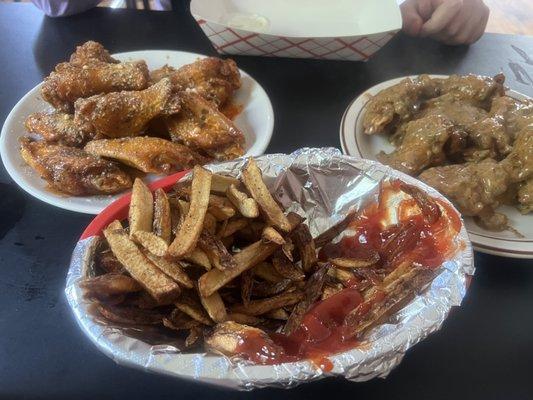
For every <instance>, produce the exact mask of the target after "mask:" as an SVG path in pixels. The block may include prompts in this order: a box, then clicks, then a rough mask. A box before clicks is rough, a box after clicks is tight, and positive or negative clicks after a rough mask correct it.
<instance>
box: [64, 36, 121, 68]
mask: <svg viewBox="0 0 533 400" xmlns="http://www.w3.org/2000/svg"><path fill="white" fill-rule="evenodd" d="M90 61H102V62H105V63H110V64H117V63H119V61H118V60H116V59H114V58H113V57H111V55H110V54H109V52H108V51H107V50H106V49H105V48H104V46H102V45H101V44H100V43H98V42H95V41H92V40H89V41H88V42H85V43H83V44H82V45H81V46H78V47H76V51H75V52H74V53H73V54H72V55H71V56H70V62H71V63H73V64H82V65H83V64H86V63H88V62H90Z"/></svg>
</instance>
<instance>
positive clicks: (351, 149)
mask: <svg viewBox="0 0 533 400" xmlns="http://www.w3.org/2000/svg"><path fill="white" fill-rule="evenodd" d="M418 76H419V75H408V76H402V77H398V78H393V79H389V80H387V81H384V82H381V83H378V84H376V85H374V86H372V87H370V88H368V89H366V90H365V91H364V92H363V93H361V94H360V95H358V96H356V97H355V98H353V99H352V100H351V101H350V103H349V104H348V106H347V107H346V110H345V111H344V113H343V115H342V118H341V122H340V125H339V139H340V144H341V149H342V152H343V153H344V154H347V155H350V156H354V157H359V158H365V156H364V155H363V152H362V151H361V149H360V147H359V144H358V142H357V135H356V134H355V130H356V126H357V122H358V121H357V120H358V118H359V116H360V115H361V114H362V111H363V110H364V108H365V106H366V103H367V102H368V99H369V96H370V95H371V93H376V92H377V91H380V90H382V89H384V88H386V87H389V86H392V85H394V84H396V83H398V82H399V81H401V80H402V79H405V78H416V77H418ZM429 76H430V77H432V78H447V77H449V76H450V75H436V74H429ZM505 94H506V95H508V96H511V97H514V98H517V99H527V98H531V97H529V96H527V95H525V94H523V93H520V92H517V91H515V90H511V89H507V90H506V92H505ZM370 159H371V160H376V159H375V158H373V157H371V158H370ZM529 217H530V218H531V219H532V222H533V216H531V215H530V216H529ZM463 218H464V219H465V220H467V219H469V217H463ZM467 231H468V235H469V237H470V241H471V242H472V246H473V248H474V250H476V251H479V252H481V253H486V254H491V255H496V256H503V257H511V258H523V259H532V258H533V238H529V237H528V238H526V240H523V239H515V240H514V239H509V238H501V237H497V236H494V235H486V234H480V233H476V232H472V231H471V230H468V229H467Z"/></svg>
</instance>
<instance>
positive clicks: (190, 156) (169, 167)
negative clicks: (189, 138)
mask: <svg viewBox="0 0 533 400" xmlns="http://www.w3.org/2000/svg"><path fill="white" fill-rule="evenodd" d="M85 151H86V152H87V153H89V154H92V155H94V156H100V157H105V158H112V159H114V160H117V161H120V162H121V163H123V164H126V165H129V166H130V167H133V168H136V169H138V170H140V171H143V172H146V173H154V174H168V173H170V172H172V171H176V170H182V169H189V168H192V167H194V166H195V165H198V164H205V163H206V162H207V161H208V160H207V159H206V158H205V157H203V156H201V155H199V154H198V153H196V152H195V151H193V150H191V149H189V148H188V147H186V146H183V145H181V144H178V143H173V142H170V141H168V140H165V139H161V138H156V137H147V136H140V137H133V138H120V139H101V140H93V141H92V142H89V143H87V145H86V146H85Z"/></svg>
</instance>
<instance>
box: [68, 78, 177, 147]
mask: <svg viewBox="0 0 533 400" xmlns="http://www.w3.org/2000/svg"><path fill="white" fill-rule="evenodd" d="M75 108H76V111H75V121H76V122H78V123H79V124H84V125H87V126H90V127H91V128H92V129H93V130H94V131H95V132H96V133H97V134H100V135H103V136H107V137H111V138H116V137H124V136H136V135H139V134H141V133H142V132H143V131H144V130H145V129H146V127H147V125H148V123H149V122H150V121H151V120H152V119H154V118H156V117H159V116H163V115H172V114H175V113H177V112H179V110H180V99H179V97H178V95H177V94H175V93H174V92H173V89H172V84H171V83H170V81H169V80H168V79H163V80H161V81H159V82H158V83H156V84H155V85H152V86H150V87H149V88H148V89H145V90H141V91H122V92H115V93H108V94H102V95H96V96H92V97H89V98H87V99H79V100H78V101H76V105H75Z"/></svg>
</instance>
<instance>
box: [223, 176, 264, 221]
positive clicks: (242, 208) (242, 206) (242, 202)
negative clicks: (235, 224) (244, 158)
mask: <svg viewBox="0 0 533 400" xmlns="http://www.w3.org/2000/svg"><path fill="white" fill-rule="evenodd" d="M226 196H227V197H228V199H229V200H230V201H231V202H232V203H233V205H234V206H235V207H237V210H239V212H240V213H241V214H242V216H243V217H246V218H257V217H258V216H259V207H258V206H257V202H256V201H255V200H254V199H252V198H250V197H248V196H247V195H246V193H243V192H241V191H240V190H239V189H237V186H236V185H233V184H232V185H230V186H229V187H228V190H226Z"/></svg>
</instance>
